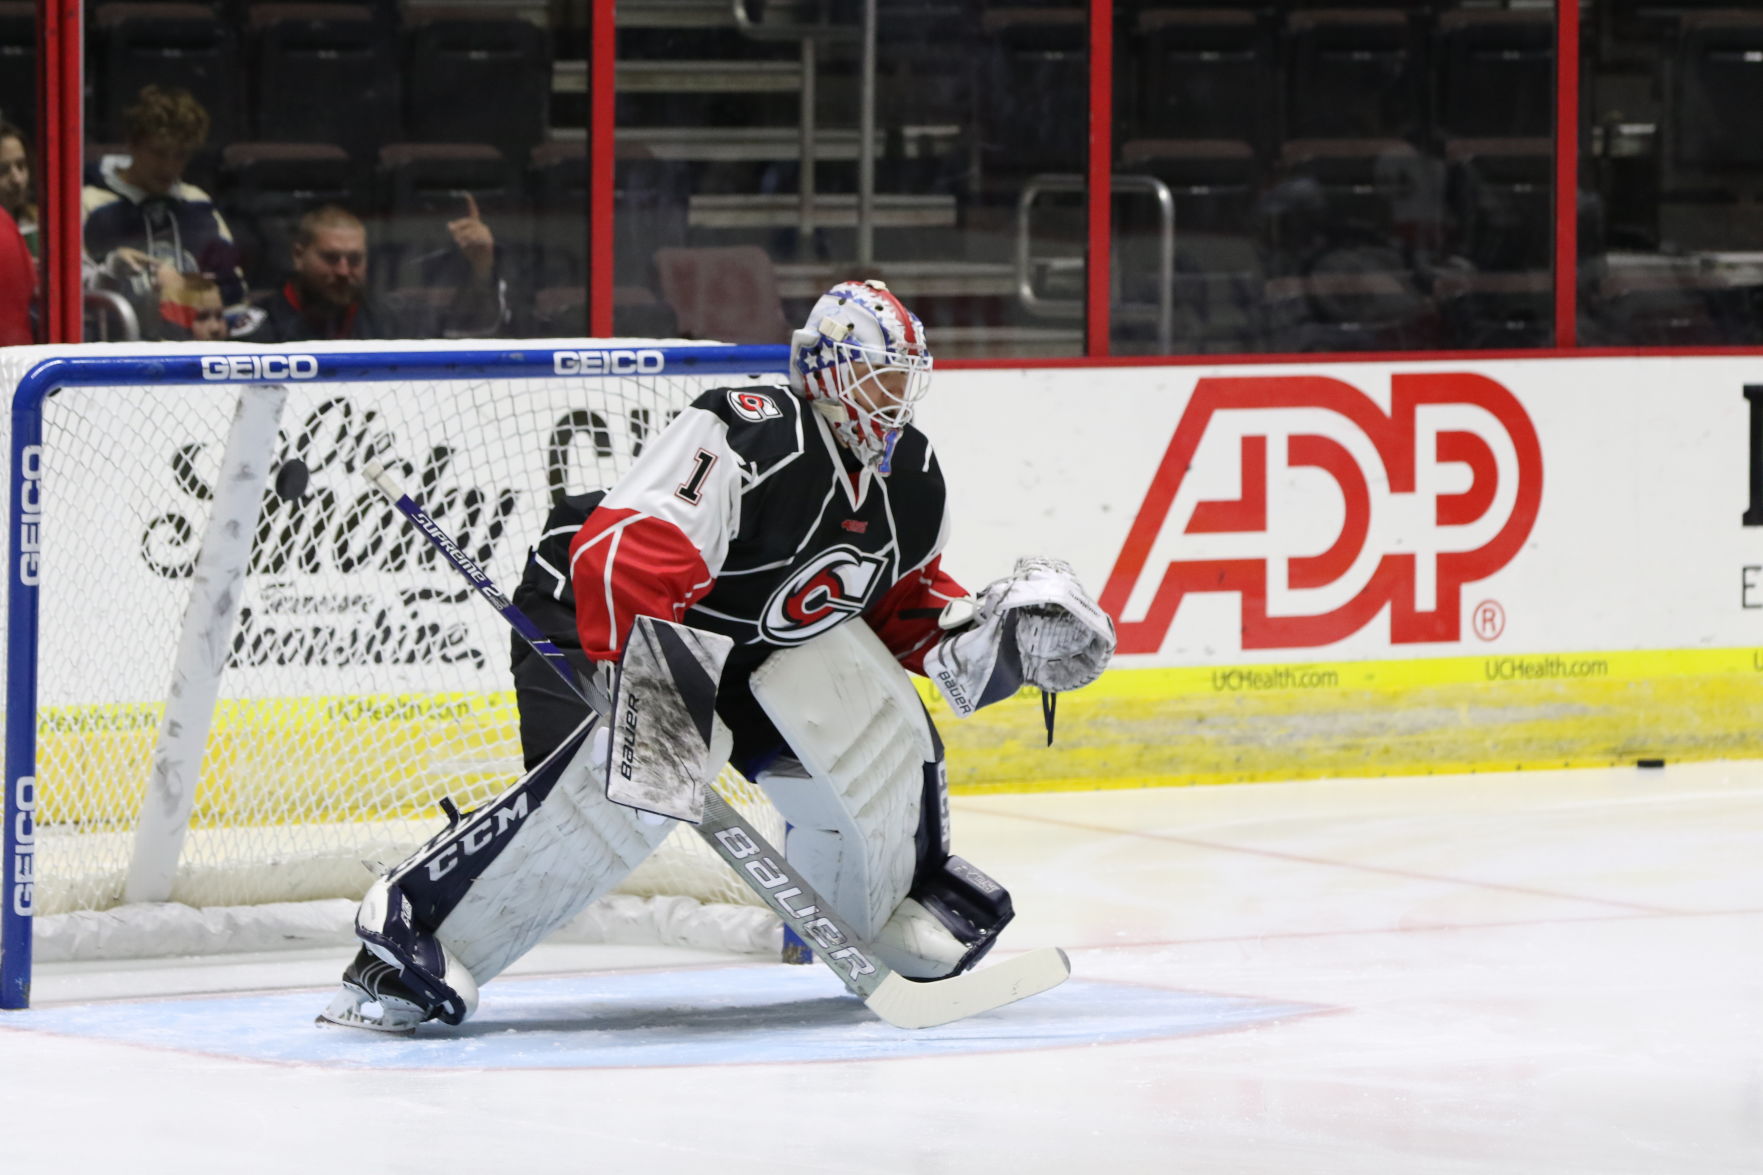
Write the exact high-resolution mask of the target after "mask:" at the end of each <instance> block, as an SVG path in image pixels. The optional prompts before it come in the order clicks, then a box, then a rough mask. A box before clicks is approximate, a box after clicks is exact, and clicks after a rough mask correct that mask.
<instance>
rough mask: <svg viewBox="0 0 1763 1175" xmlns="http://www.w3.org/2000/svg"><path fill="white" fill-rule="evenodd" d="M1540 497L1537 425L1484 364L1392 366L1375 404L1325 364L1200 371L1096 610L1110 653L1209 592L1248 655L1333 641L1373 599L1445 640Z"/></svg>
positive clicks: (1407, 632) (1152, 643) (1365, 618)
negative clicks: (1112, 625) (1298, 369)
mask: <svg viewBox="0 0 1763 1175" xmlns="http://www.w3.org/2000/svg"><path fill="white" fill-rule="evenodd" d="M1542 493H1543V456H1542V448H1541V446H1540V445H1539V444H1538V443H1537V435H1536V429H1535V427H1534V426H1533V425H1532V424H1531V421H1530V417H1529V416H1527V415H1526V414H1525V411H1524V408H1523V407H1522V406H1521V405H1520V404H1519V403H1518V400H1517V398H1516V397H1514V396H1513V395H1512V393H1511V392H1509V391H1507V390H1506V389H1505V388H1504V387H1502V386H1501V385H1500V384H1498V383H1495V382H1494V381H1493V380H1491V379H1488V378H1487V377H1485V376H1481V375H1474V374H1471V373H1468V372H1448V373H1425V374H1404V375H1394V376H1392V377H1391V380H1390V409H1389V411H1388V413H1385V412H1384V410H1383V409H1382V408H1381V407H1379V406H1378V404H1377V403H1376V402H1375V401H1374V400H1372V399H1371V398H1370V397H1369V396H1366V395H1365V394H1364V393H1363V392H1361V391H1359V389H1357V388H1355V387H1353V386H1352V385H1351V384H1347V383H1344V382H1342V381H1341V380H1338V379H1332V378H1329V377H1326V376H1249V377H1242V378H1235V377H1213V378H1206V379H1202V380H1200V381H1199V383H1198V384H1197V385H1196V387H1195V389H1194V395H1193V398H1192V399H1191V400H1189V401H1188V406H1187V410H1186V411H1185V412H1184V413H1183V414H1182V418H1181V421H1180V423H1179V424H1177V425H1176V428H1175V435H1174V437H1173V438H1171V440H1170V442H1169V447H1168V449H1167V450H1166V451H1165V453H1164V455H1163V460H1162V463H1161V464H1160V465H1159V466H1158V468H1157V472H1156V474H1155V476H1153V478H1152V479H1151V486H1150V489H1149V491H1148V492H1147V493H1146V495H1145V500H1144V503H1143V505H1141V506H1140V508H1139V513H1138V516H1137V517H1136V518H1135V519H1134V520H1133V525H1132V529H1131V530H1130V531H1129V532H1128V534H1127V537H1126V543H1125V545H1124V546H1123V547H1122V548H1121V551H1120V555H1119V557H1118V558H1117V559H1116V560H1115V563H1114V570H1113V571H1112V572H1111V573H1110V574H1109V576H1108V583H1107V586H1106V587H1105V588H1104V589H1103V591H1102V598H1101V604H1102V607H1103V608H1104V609H1105V610H1106V611H1107V612H1108V613H1109V614H1110V615H1112V616H1113V617H1114V618H1115V619H1116V621H1117V622H1118V628H1119V633H1120V651H1121V652H1123V653H1154V652H1156V651H1157V650H1158V649H1160V648H1161V647H1162V646H1163V643H1164V640H1165V639H1166V638H1167V637H1168V635H1169V631H1170V628H1171V627H1172V626H1173V625H1174V623H1175V621H1176V618H1177V614H1178V612H1180V610H1181V609H1182V606H1183V602H1184V601H1185V600H1187V598H1188V597H1189V596H1194V595H1202V594H1205V593H1224V594H1231V595H1235V596H1237V597H1238V598H1239V600H1240V609H1241V610H1240V618H1241V626H1242V648H1244V649H1280V648H1312V647H1315V646H1317V645H1326V644H1331V643H1333V642H1335V641H1338V640H1341V639H1343V638H1345V637H1348V636H1351V635H1352V634H1353V633H1356V632H1358V631H1359V630H1360V629H1362V628H1364V627H1365V626H1366V625H1367V624H1369V623H1370V622H1371V620H1372V619H1373V618H1374V617H1375V616H1376V615H1377V614H1378V612H1379V611H1381V610H1382V609H1383V608H1384V607H1385V606H1386V605H1388V607H1389V609H1390V621H1389V623H1390V640H1391V642H1393V643H1395V644H1418V643H1424V642H1429V641H1455V640H1459V639H1461V637H1462V628H1463V609H1464V604H1463V599H1462V596H1463V587H1464V585H1465V584H1469V583H1473V582H1475V581H1477V580H1482V579H1486V578H1487V577H1488V576H1490V575H1492V574H1493V573H1494V572H1496V571H1498V570H1500V568H1502V567H1504V566H1505V565H1506V564H1507V563H1509V562H1510V561H1511V560H1512V557H1513V556H1514V555H1516V554H1517V553H1518V550H1519V548H1520V547H1521V546H1523V544H1524V540H1525V539H1526V538H1527V537H1528V536H1529V534H1530V528H1531V526H1532V524H1533V523H1534V522H1535V521H1536V516H1537V508H1538V506H1539V505H1540V504H1541V501H1542ZM1201 606H1202V607H1207V606H1206V605H1201ZM1192 610H1193V609H1192V608H1190V611H1192ZM1211 619H1212V620H1213V621H1216V619H1217V618H1216V616H1212V617H1211ZM1198 622H1199V623H1205V622H1206V620H1205V618H1202V620H1200V621H1198Z"/></svg>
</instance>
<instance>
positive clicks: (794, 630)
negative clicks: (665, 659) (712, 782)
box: [516, 387, 966, 687]
mask: <svg viewBox="0 0 1763 1175" xmlns="http://www.w3.org/2000/svg"><path fill="white" fill-rule="evenodd" d="M948 526H949V521H948V511H947V504H946V495H945V491H944V486H943V477H942V471H941V470H940V469H939V467H938V465H937V459H936V454H935V452H934V451H933V450H932V448H931V446H930V443H929V441H928V440H926V438H925V437H924V434H922V433H921V432H919V431H918V430H917V429H916V428H913V427H910V426H908V427H907V428H905V429H904V430H902V432H901V434H900V436H899V439H898V440H897V442H896V444H895V447H894V452H893V458H892V462H891V472H890V473H888V474H886V475H882V474H878V473H877V472H876V471H875V470H874V469H873V468H872V467H867V466H859V465H858V463H857V462H856V461H855V460H854V459H853V458H852V457H851V456H850V455H849V454H848V453H847V452H846V451H845V450H844V449H843V448H842V447H841V446H840V445H839V444H838V442H837V441H836V440H835V439H834V437H833V434H832V431H831V430H830V429H829V428H828V426H827V425H826V423H825V422H824V421H822V420H821V419H820V418H819V416H818V415H817V414H816V413H815V412H814V411H813V410H812V409H810V408H809V407H808V405H807V404H806V403H805V402H804V401H803V400H801V399H800V398H799V397H798V396H796V395H795V394H794V393H793V392H791V391H790V390H789V389H788V388H785V387H742V388H719V389H716V390H713V391H709V392H705V393H704V394H703V395H701V396H699V397H698V398H697V399H696V400H695V401H693V403H692V405H691V406H690V407H689V408H687V409H685V410H684V411H683V412H682V413H681V414H680V416H679V417H678V418H677V419H675V420H674V421H673V423H671V424H670V425H668V427H667V428H666V429H665V430H664V431H662V432H661V433H660V434H659V435H657V436H656V437H655V438H654V439H653V440H651V441H650V443H649V444H648V445H647V446H646V447H645V448H644V449H643V452H642V454H641V456H639V457H638V458H637V459H636V461H635V462H634V463H633V464H632V466H631V468H630V470H629V472H628V473H626V474H625V476H624V477H622V478H620V479H619V481H618V483H617V484H616V485H614V486H613V487H612V488H610V489H609V490H607V491H605V492H604V493H603V494H591V495H584V496H582V497H578V498H570V499H566V500H565V501H564V502H563V503H561V504H560V505H559V506H558V507H557V508H556V509H555V510H554V511H553V514H552V518H551V520H550V521H549V523H548V524H547V528H546V533H545V535H544V536H543V538H542V539H541V541H540V542H539V544H538V545H537V547H536V548H535V549H534V552H533V558H532V559H531V561H530V563H529V567H528V570H527V575H526V578H525V580H523V582H522V585H521V590H520V592H519V593H517V597H516V598H517V602H520V603H522V605H523V607H528V608H529V610H532V611H534V612H536V613H543V614H544V616H543V618H540V617H538V616H536V617H535V618H536V619H538V620H539V623H540V624H541V626H543V627H546V628H547V629H549V630H551V631H552V635H553V636H554V638H556V639H559V640H562V639H563V638H564V636H565V633H564V632H563V631H561V629H562V627H563V626H562V624H561V620H562V619H563V616H564V615H569V616H572V617H573V620H574V632H573V633H571V634H568V635H571V636H573V637H574V638H575V639H574V640H570V641H567V642H566V643H567V644H569V645H578V646H579V647H580V648H581V649H582V650H583V651H585V652H586V653H587V655H588V656H589V657H591V658H595V659H600V660H605V659H610V658H614V657H616V656H617V655H618V653H619V650H620V647H621V642H622V641H623V639H624V637H625V635H626V633H627V632H628V631H629V628H630V625H631V621H632V619H633V618H634V617H635V616H637V615H649V616H657V617H661V618H662V619H666V620H674V621H679V622H681V623H685V624H689V625H692V626H693V627H696V628H703V629H708V630H710V631H714V632H719V633H723V634H725V635H727V636H729V637H732V638H733V639H734V641H735V649H734V652H733V653H731V655H730V658H729V662H728V667H727V670H726V672H725V675H724V683H725V687H726V686H727V685H728V684H729V682H730V679H731V678H735V679H737V680H739V679H744V677H745V675H746V674H747V673H750V672H751V670H752V669H753V668H754V667H755V666H757V665H758V664H759V663H760V662H761V661H763V660H764V658H765V657H766V656H767V655H769V653H770V652H771V650H773V649H776V648H782V647H787V646H791V645H797V644H801V643H803V642H805V641H808V640H811V639H813V638H814V637H815V636H817V635H819V634H820V633H822V632H825V631H827V630H829V629H831V628H833V627H834V626H836V625H838V624H842V623H844V622H846V621H848V620H850V619H852V618H853V617H856V616H860V615H861V616H864V617H865V619H866V620H867V621H868V622H869V624H870V625H871V627H872V628H874V629H875V631H876V632H877V633H878V635H880V636H881V638H882V640H883V642H884V643H886V644H887V645H888V647H889V648H890V649H892V650H893V652H894V653H895V655H896V656H897V657H899V658H900V660H901V661H902V663H903V664H905V665H907V666H908V667H909V668H912V669H919V668H921V663H922V660H923V656H924V654H925V652H927V651H928V650H929V649H930V647H931V646H932V645H933V644H934V643H935V641H936V639H937V637H938V635H939V630H938V629H937V626H936V615H937V613H938V612H939V611H940V610H941V608H942V606H943V605H944V604H946V603H947V602H948V601H949V600H951V599H954V598H957V597H960V596H962V595H964V594H966V593H965V592H964V591H963V589H962V588H961V587H960V586H959V585H958V584H957V583H956V582H955V581H954V580H952V579H951V578H949V577H948V576H947V575H946V574H944V573H943V572H942V571H941V568H940V554H941V551H942V547H943V543H944V541H945V539H946V538H947V535H948Z"/></svg>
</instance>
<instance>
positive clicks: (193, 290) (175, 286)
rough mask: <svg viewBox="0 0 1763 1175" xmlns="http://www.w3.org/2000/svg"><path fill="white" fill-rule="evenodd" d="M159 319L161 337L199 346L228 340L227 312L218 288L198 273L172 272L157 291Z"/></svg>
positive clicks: (212, 280)
mask: <svg viewBox="0 0 1763 1175" xmlns="http://www.w3.org/2000/svg"><path fill="white" fill-rule="evenodd" d="M159 318H160V323H161V327H162V332H163V334H164V337H166V338H168V339H171V338H189V339H194V340H196V341H197V342H199V343H212V342H217V341H219V340H221V339H224V338H226V337H227V325H226V312H225V311H224V310H223V309H222V307H221V304H220V285H219V284H218V283H217V282H216V281H215V280H214V279H213V278H210V277H204V276H202V275H201V274H199V273H172V274H171V275H170V277H169V280H168V281H167V282H166V283H165V286H164V288H163V289H162V290H161V292H160V298H159Z"/></svg>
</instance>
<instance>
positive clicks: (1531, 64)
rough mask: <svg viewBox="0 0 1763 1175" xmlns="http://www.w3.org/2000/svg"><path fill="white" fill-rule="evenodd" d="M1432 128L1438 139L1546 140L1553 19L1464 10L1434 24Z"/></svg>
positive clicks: (1550, 119)
mask: <svg viewBox="0 0 1763 1175" xmlns="http://www.w3.org/2000/svg"><path fill="white" fill-rule="evenodd" d="M1433 67H1434V83H1435V85H1434V102H1435V114H1434V126H1435V128H1436V132H1437V134H1438V135H1439V136H1440V137H1442V138H1447V139H1450V138H1470V139H1487V138H1518V137H1529V136H1545V137H1546V136H1547V135H1548V134H1550V132H1551V131H1552V129H1553V127H1554V123H1555V118H1554V111H1555V17H1554V14H1553V13H1552V12H1547V11H1538V10H1534V9H1530V10H1515V11H1501V10H1494V11H1483V10H1478V9H1464V10H1459V11H1454V12H1447V13H1444V14H1443V15H1442V16H1440V17H1439V22H1438V32H1437V34H1436V45H1435V49H1434V52H1433Z"/></svg>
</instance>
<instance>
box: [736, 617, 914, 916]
mask: <svg viewBox="0 0 1763 1175" xmlns="http://www.w3.org/2000/svg"><path fill="white" fill-rule="evenodd" d="M750 685H751V688H752V691H753V696H754V698H755V699H757V701H758V702H759V705H760V706H761V707H763V708H764V710H765V713H766V716H767V717H769V718H770V719H771V721H772V723H773V725H775V726H776V727H777V729H778V733H779V734H781V735H782V736H783V738H784V741H785V742H787V743H788V744H789V747H790V751H791V752H792V754H793V755H794V759H791V758H788V757H786V758H783V759H780V760H779V761H777V762H776V763H774V764H773V765H772V766H771V767H770V768H769V769H768V770H765V771H762V772H761V773H760V774H759V776H758V779H757V782H758V783H759V785H760V786H761V787H763V788H764V789H765V792H766V794H767V795H768V796H769V797H770V798H771V802H772V803H773V804H776V805H777V808H778V811H779V812H781V813H783V816H784V819H786V820H788V821H789V822H790V824H791V825H792V827H791V829H790V834H789V839H788V842H787V844H786V846H785V855H786V856H787V857H788V858H789V860H790V863H791V864H793V865H795V866H796V868H798V869H800V870H802V872H803V873H804V874H805V875H806V876H807V878H808V880H809V882H810V883H811V884H813V886H814V887H815V888H816V889H817V890H819V891H820V893H821V894H822V896H824V897H825V898H826V899H827V900H828V901H829V902H831V903H832V905H833V907H834V908H835V909H837V910H838V911H839V913H840V915H842V916H843V917H844V919H845V920H846V921H847V922H849V923H850V924H851V927H852V929H853V930H855V931H856V932H857V933H858V934H859V935H861V936H862V937H864V938H873V937H874V936H875V934H876V932H877V931H878V930H879V929H880V928H881V926H882V924H883V923H885V922H886V921H887V920H888V918H889V917H890V916H891V915H892V914H893V912H894V909H895V907H897V906H898V905H899V904H900V902H901V901H902V900H903V899H904V898H905V897H906V895H907V894H908V893H909V892H910V891H911V888H912V879H913V876H914V874H915V872H916V871H917V866H918V857H919V852H918V840H917V834H918V831H919V827H920V823H921V822H920V819H919V814H920V807H921V804H922V799H923V794H924V767H925V763H926V762H927V761H930V760H932V758H933V755H934V753H935V752H934V735H933V734H932V733H931V730H930V721H929V719H928V718H927V717H926V715H925V713H924V707H923V705H922V704H921V703H920V702H919V700H918V694H917V693H916V692H915V691H914V690H913V688H912V683H911V682H910V681H909V680H908V679H907V677H906V672H905V670H903V669H901V668H900V666H899V664H898V663H897V662H895V660H894V658H893V655H892V654H890V653H889V652H888V651H887V648H886V647H885V646H884V645H883V644H882V643H881V640H880V639H879V638H878V637H877V636H876V635H875V634H874V633H873V632H871V631H870V629H869V626H868V625H865V624H842V625H840V626H838V627H837V628H834V629H832V630H831V631H830V632H826V633H823V634H821V635H820V636H817V637H815V638H814V639H813V640H811V641H809V642H807V643H806V644H802V645H798V646H796V647H795V648H791V649H784V650H782V651H780V652H777V653H773V654H772V655H771V656H770V657H769V658H767V659H766V661H765V662H764V664H762V665H760V666H759V668H758V669H756V670H754V672H753V674H752V676H751V678H750Z"/></svg>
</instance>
